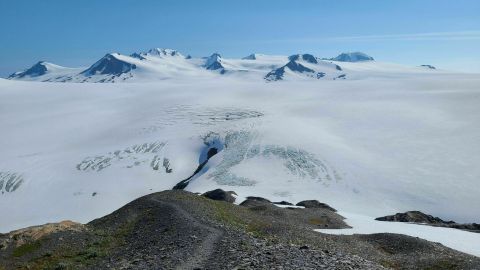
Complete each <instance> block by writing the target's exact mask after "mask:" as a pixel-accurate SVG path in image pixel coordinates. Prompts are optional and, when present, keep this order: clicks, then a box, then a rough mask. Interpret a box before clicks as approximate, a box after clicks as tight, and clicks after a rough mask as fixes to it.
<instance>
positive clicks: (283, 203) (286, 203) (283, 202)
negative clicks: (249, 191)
mask: <svg viewBox="0 0 480 270" xmlns="http://www.w3.org/2000/svg"><path fill="white" fill-rule="evenodd" d="M274 204H279V205H293V203H289V202H286V201H281V202H274Z"/></svg>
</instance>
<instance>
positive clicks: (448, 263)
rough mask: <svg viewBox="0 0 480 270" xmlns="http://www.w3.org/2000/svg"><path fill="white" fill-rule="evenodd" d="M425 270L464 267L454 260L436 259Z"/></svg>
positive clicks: (450, 269) (451, 269)
mask: <svg viewBox="0 0 480 270" xmlns="http://www.w3.org/2000/svg"><path fill="white" fill-rule="evenodd" d="M423 269H424V270H455V269H462V267H460V266H459V265H458V264H457V263H456V262H455V261H452V260H446V259H443V260H439V261H435V262H434V263H433V264H432V265H430V266H428V267H425V268H423Z"/></svg>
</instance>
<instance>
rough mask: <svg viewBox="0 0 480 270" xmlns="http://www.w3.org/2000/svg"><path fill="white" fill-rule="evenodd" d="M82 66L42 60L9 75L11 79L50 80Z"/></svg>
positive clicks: (70, 72) (72, 72)
mask: <svg viewBox="0 0 480 270" xmlns="http://www.w3.org/2000/svg"><path fill="white" fill-rule="evenodd" d="M80 70H81V68H67V67H62V66H59V65H55V64H52V63H49V62H45V61H40V62H38V63H36V64H34V65H33V66H31V67H30V68H28V69H26V70H24V71H19V72H15V73H13V74H11V75H10V76H8V78H7V79H10V80H25V81H50V80H55V79H56V78H57V77H63V76H65V75H68V74H75V73H77V72H79V71H80Z"/></svg>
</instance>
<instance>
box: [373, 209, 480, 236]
mask: <svg viewBox="0 0 480 270" xmlns="http://www.w3.org/2000/svg"><path fill="white" fill-rule="evenodd" d="M375 220H379V221H393V222H412V223H421V224H427V225H431V226H436V227H447V228H454V229H459V230H466V231H470V232H476V233H480V224H477V223H464V224H462V223H456V222H455V221H445V220H443V219H441V218H438V217H434V216H431V215H427V214H425V213H422V212H420V211H407V212H405V213H396V214H395V215H390V216H384V217H378V218H376V219H375Z"/></svg>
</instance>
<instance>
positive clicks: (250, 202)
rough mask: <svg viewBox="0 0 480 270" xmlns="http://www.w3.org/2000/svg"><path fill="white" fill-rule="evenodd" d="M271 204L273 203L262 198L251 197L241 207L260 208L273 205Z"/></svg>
mask: <svg viewBox="0 0 480 270" xmlns="http://www.w3.org/2000/svg"><path fill="white" fill-rule="evenodd" d="M271 203H272V202H271V201H269V200H267V199H265V198H262V197H253V196H249V197H247V199H246V200H245V201H243V202H242V203H241V204H240V205H241V206H246V207H252V206H259V205H265V204H271Z"/></svg>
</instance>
